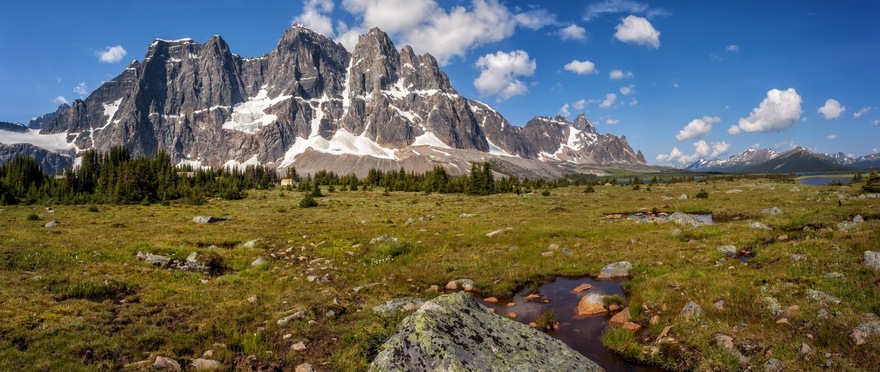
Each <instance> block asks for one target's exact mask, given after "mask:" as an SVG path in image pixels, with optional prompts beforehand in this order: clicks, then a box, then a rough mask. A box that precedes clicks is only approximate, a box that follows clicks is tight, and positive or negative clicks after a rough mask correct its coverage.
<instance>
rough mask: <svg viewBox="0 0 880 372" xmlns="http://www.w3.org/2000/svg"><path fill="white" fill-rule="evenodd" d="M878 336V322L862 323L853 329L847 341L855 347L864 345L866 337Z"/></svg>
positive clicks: (879, 330)
mask: <svg viewBox="0 0 880 372" xmlns="http://www.w3.org/2000/svg"><path fill="white" fill-rule="evenodd" d="M878 335H880V322H871V323H862V324H859V326H858V327H856V328H855V329H853V331H852V333H850V334H849V339H850V340H851V341H852V342H853V343H854V344H856V345H864V344H865V343H867V342H868V337H871V336H878Z"/></svg>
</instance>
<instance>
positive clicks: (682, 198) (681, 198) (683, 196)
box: [678, 194, 688, 200]
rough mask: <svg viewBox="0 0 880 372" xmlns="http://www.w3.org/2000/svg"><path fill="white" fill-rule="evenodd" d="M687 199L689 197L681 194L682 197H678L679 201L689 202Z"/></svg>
mask: <svg viewBox="0 0 880 372" xmlns="http://www.w3.org/2000/svg"><path fill="white" fill-rule="evenodd" d="M687 198H688V196H687V195H685V194H681V196H679V197H678V200H687Z"/></svg>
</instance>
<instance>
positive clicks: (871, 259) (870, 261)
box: [862, 251, 880, 270]
mask: <svg viewBox="0 0 880 372" xmlns="http://www.w3.org/2000/svg"><path fill="white" fill-rule="evenodd" d="M862 259H863V263H864V264H865V266H867V267H870V268H872V269H874V270H880V252H874V251H865V253H864V254H863V255H862Z"/></svg>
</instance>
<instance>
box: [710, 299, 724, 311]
mask: <svg viewBox="0 0 880 372" xmlns="http://www.w3.org/2000/svg"><path fill="white" fill-rule="evenodd" d="M726 304H727V302H726V301H724V300H718V301H715V303H714V304H712V305H713V306H715V310H718V311H722V310H724V305H726Z"/></svg>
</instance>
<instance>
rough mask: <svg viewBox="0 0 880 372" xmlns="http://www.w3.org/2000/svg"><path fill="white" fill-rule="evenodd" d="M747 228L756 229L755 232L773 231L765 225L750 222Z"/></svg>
mask: <svg viewBox="0 0 880 372" xmlns="http://www.w3.org/2000/svg"><path fill="white" fill-rule="evenodd" d="M749 228H752V229H756V230H767V231H770V230H773V229H771V228H770V226H767V225H765V224H763V223H760V222H752V223H751V224H749Z"/></svg>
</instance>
